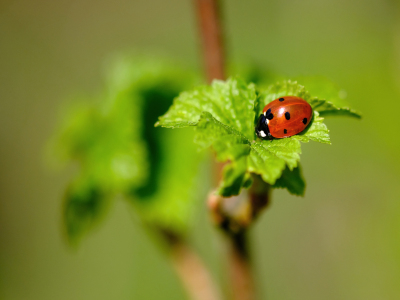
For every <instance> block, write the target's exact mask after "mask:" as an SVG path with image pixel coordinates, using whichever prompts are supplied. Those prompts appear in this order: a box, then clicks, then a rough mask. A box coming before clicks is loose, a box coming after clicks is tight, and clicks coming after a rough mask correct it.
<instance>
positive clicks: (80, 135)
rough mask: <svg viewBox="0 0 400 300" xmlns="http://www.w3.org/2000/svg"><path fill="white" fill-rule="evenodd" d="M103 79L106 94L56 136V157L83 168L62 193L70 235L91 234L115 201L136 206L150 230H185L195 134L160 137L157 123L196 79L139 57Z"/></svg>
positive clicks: (123, 61)
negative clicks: (117, 198) (119, 198)
mask: <svg viewBox="0 0 400 300" xmlns="http://www.w3.org/2000/svg"><path fill="white" fill-rule="evenodd" d="M107 74H108V79H107V83H106V87H105V89H104V90H105V92H104V93H103V94H101V95H100V96H99V97H98V98H97V99H96V100H97V101H96V103H95V104H93V103H92V104H90V103H89V102H88V103H86V104H85V105H80V107H79V108H78V109H76V110H74V111H73V112H72V113H71V114H69V116H68V117H67V119H66V122H65V123H64V126H63V127H62V128H61V130H60V133H59V134H58V149H59V150H60V151H59V153H60V154H61V156H62V157H63V158H64V159H68V160H72V161H76V162H78V163H79V166H80V174H79V175H78V179H76V180H74V183H73V184H72V185H71V186H70V188H69V189H68V192H67V194H66V201H65V209H64V217H65V218H64V221H65V226H66V228H67V233H68V236H69V238H70V239H75V238H77V237H79V236H81V235H82V233H84V232H86V231H87V229H89V228H90V227H92V226H93V224H95V223H96V221H97V220H98V219H99V217H100V215H101V212H103V211H105V209H103V208H105V207H107V206H106V205H104V204H105V203H109V202H110V200H111V199H113V198H114V196H115V195H117V194H122V195H125V197H126V198H128V199H130V200H131V201H133V203H137V205H136V207H137V208H138V209H139V213H140V215H141V217H142V218H143V219H145V221H147V222H152V223H153V224H152V225H153V226H154V225H155V224H157V226H164V227H166V229H168V230H175V231H184V230H185V229H186V228H187V227H188V225H189V221H190V220H191V215H190V211H191V210H192V206H193V203H195V201H194V200H193V199H194V197H196V196H197V197H198V195H196V193H191V192H192V191H193V190H194V189H193V182H194V178H195V175H196V173H197V169H198V168H197V165H198V163H199V159H200V156H199V153H198V152H197V151H196V149H195V148H194V146H193V145H194V144H193V142H192V134H190V135H188V133H187V132H186V133H184V132H165V130H163V129H161V128H155V127H154V123H155V122H156V120H157V117H158V116H159V115H161V114H163V113H165V112H166V111H167V109H168V107H169V106H170V105H171V104H172V100H173V98H174V97H175V96H177V95H178V94H179V92H181V91H182V90H183V89H186V88H189V87H190V85H191V84H193V82H195V81H196V77H195V76H194V75H193V73H191V72H189V71H187V70H186V69H185V68H182V67H179V65H177V64H173V63H170V62H167V61H164V60H160V59H156V58H153V57H150V58H146V57H144V56H139V57H130V56H122V57H119V58H117V59H116V60H114V61H112V62H111V63H110V64H109V67H108V68H107ZM193 194H194V195H193Z"/></svg>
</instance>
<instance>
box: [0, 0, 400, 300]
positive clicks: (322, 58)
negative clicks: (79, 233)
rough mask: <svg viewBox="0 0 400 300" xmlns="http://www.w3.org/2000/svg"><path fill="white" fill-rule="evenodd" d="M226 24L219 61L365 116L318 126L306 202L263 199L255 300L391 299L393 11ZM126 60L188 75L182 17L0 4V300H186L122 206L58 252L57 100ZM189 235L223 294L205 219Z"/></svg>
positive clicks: (269, 6)
mask: <svg viewBox="0 0 400 300" xmlns="http://www.w3.org/2000/svg"><path fill="white" fill-rule="evenodd" d="M223 14H224V22H225V29H226V42H227V46H228V54H229V58H230V60H231V61H233V62H256V63H257V64H258V65H259V66H260V68H263V69H266V70H271V71H273V72H278V73H280V74H284V75H286V76H287V77H288V78H291V77H295V76H300V75H323V76H326V77H328V78H329V79H331V80H333V81H334V82H336V83H337V84H338V85H339V86H340V87H342V88H344V89H345V90H346V91H347V95H348V97H347V98H348V101H349V102H350V104H351V106H352V107H354V108H356V109H358V110H360V111H362V112H363V114H364V118H363V119H362V120H361V121H357V120H354V119H347V118H336V119H332V120H330V119H327V121H326V123H327V125H328V127H329V128H330V130H331V139H332V145H331V146H326V145H319V144H317V143H309V144H305V145H303V154H302V165H303V171H304V175H305V177H306V179H307V185H308V186H307V190H306V196H305V198H298V197H294V196H290V195H289V194H288V193H287V192H286V191H283V190H278V191H274V193H273V203H272V205H271V206H270V209H269V210H268V211H266V212H265V213H264V214H263V215H262V216H261V218H260V220H259V222H257V224H256V226H255V227H254V230H253V231H252V239H253V243H252V246H253V247H252V250H253V253H254V266H255V269H256V273H257V283H258V286H259V291H258V292H259V293H260V295H261V297H262V299H293V300H294V299H363V300H365V299H399V298H400V234H399V232H400V201H399V200H400V184H399V181H400V173H399V172H400V164H399V163H400V158H399V155H398V153H399V147H400V140H399V138H398V132H399V129H400V121H399V118H398V111H399V110H400V101H399V100H400V5H399V3H398V2H397V1H388V0H386V1H384V0H363V1H362V0H356V1H343V0H341V1H327V0H323V1H322V0H305V1H295V0H283V1H282V0H271V1H261V0H258V1H255V0H250V1H240V0H234V1H225V3H224V7H223ZM129 49H135V50H140V51H157V52H160V53H162V54H164V55H169V56H171V57H172V58H175V59H179V60H181V61H183V62H184V63H187V64H188V65H192V66H199V65H200V54H201V53H200V48H199V43H198V37H197V27H196V18H195V14H194V9H193V7H192V2H191V1H183V0H170V1H165V0H164V1H163V0H147V1H145V0H141V1H124V0H115V1H106V0H97V1H94V0H90V1H89V0H85V1H71V0H69V1H66V0H59V1H50V0H37V1H32V0H30V1H29V0H20V1H12V0H3V1H1V2H0V114H1V115H0V139H1V147H0V163H1V168H0V172H1V173H0V298H1V299H7V300H8V299H185V294H184V292H183V289H182V288H181V286H180V283H179V281H178V280H177V277H176V275H175V273H174V272H173V270H172V269H171V267H170V265H169V263H168V261H167V260H166V259H165V256H164V255H163V253H162V252H160V251H158V249H157V248H156V246H155V244H154V243H153V241H152V239H151V238H149V236H148V235H147V233H146V232H145V231H144V230H143V228H142V227H141V226H140V222H138V221H137V219H136V218H135V217H134V216H133V215H132V213H131V212H130V210H129V207H128V205H127V204H126V203H125V202H123V201H117V202H116V203H115V205H114V206H113V207H112V210H111V213H110V216H109V217H108V218H107V219H106V220H105V222H104V223H103V224H102V226H100V227H99V228H98V230H96V231H95V232H93V233H92V234H90V235H89V237H88V238H86V239H85V240H84V241H83V243H82V244H81V245H80V247H79V248H78V249H75V250H74V249H71V248H69V247H68V246H67V243H66V241H65V239H64V236H63V234H62V229H61V228H62V226H61V197H62V195H63V192H64V190H65V187H66V185H67V183H68V182H69V180H70V174H69V172H68V171H65V172H59V173H57V172H54V171H52V170H50V169H49V168H48V167H47V166H46V164H45V161H46V159H45V154H44V153H45V147H46V143H47V141H48V139H49V137H50V136H51V135H52V134H53V132H54V130H55V127H56V125H57V123H58V120H59V115H60V114H59V113H60V107H63V105H65V104H66V102H68V101H67V100H65V99H69V97H71V96H73V95H75V94H77V93H78V94H79V93H82V92H83V93H89V94H90V93H96V92H97V91H98V90H99V89H101V87H102V83H103V73H104V72H103V65H104V61H106V60H107V59H108V57H109V56H110V55H112V54H113V53H115V52H117V51H121V50H129ZM197 219H198V220H197V222H196V225H195V227H194V228H193V229H192V231H193V236H194V240H195V246H196V247H197V249H198V250H199V252H200V254H201V255H202V256H203V257H204V259H205V261H206V263H207V264H208V265H210V267H211V268H212V269H213V271H214V273H215V275H216V277H217V278H219V279H220V280H221V281H222V282H225V288H226V289H229V286H228V285H226V281H225V279H224V277H223V275H222V274H223V269H224V267H225V266H224V263H221V262H220V259H219V257H218V255H221V254H222V253H223V247H222V245H221V244H220V242H218V233H217V232H216V231H215V230H214V229H213V228H212V226H211V225H210V222H209V220H208V217H207V215H206V212H205V208H202V209H201V210H200V209H199V213H198V215H197Z"/></svg>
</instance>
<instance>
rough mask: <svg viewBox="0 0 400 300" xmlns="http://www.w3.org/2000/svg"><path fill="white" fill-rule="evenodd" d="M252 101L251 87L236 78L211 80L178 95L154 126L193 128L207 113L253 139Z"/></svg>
mask: <svg viewBox="0 0 400 300" xmlns="http://www.w3.org/2000/svg"><path fill="white" fill-rule="evenodd" d="M255 98H256V91H255V86H254V84H249V85H247V84H246V83H245V82H244V81H242V80H240V79H228V80H227V81H226V82H224V81H220V80H215V81H214V82H213V83H212V85H211V86H207V85H206V86H200V87H197V88H196V89H194V90H192V91H191V92H184V93H181V94H180V95H179V97H177V98H176V99H175V100H174V104H173V106H172V107H171V109H170V110H168V112H167V113H166V114H165V115H164V116H162V117H160V118H159V121H158V122H157V123H156V126H162V127H168V128H180V127H186V126H192V125H197V123H198V122H199V119H200V116H201V115H202V114H203V112H208V113H210V114H211V115H212V116H213V117H214V118H216V119H217V120H218V121H220V122H221V123H223V124H224V125H226V126H228V128H231V129H233V130H236V131H238V132H240V133H241V134H242V135H243V136H244V137H246V138H247V139H253V137H254V124H253V121H252V120H253V119H254V112H253V107H254V100H255Z"/></svg>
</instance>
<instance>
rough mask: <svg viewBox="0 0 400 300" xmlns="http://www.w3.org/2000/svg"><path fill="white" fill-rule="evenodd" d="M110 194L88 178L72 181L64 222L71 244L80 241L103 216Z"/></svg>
mask: <svg viewBox="0 0 400 300" xmlns="http://www.w3.org/2000/svg"><path fill="white" fill-rule="evenodd" d="M109 200H110V198H109V195H108V193H106V192H105V191H104V190H103V189H102V188H100V187H99V186H96V185H94V184H93V183H92V182H91V181H90V180H89V179H88V178H79V179H78V180H76V181H75V182H74V183H72V184H71V185H70V186H69V187H68V189H67V191H66V193H65V198H64V211H63V212H64V224H65V229H66V233H67V237H68V240H69V241H70V243H71V244H74V243H76V242H78V241H79V239H80V238H81V237H82V235H83V234H84V233H86V232H87V231H88V230H90V229H91V228H92V227H93V226H94V225H96V223H98V221H99V220H100V219H101V217H102V216H103V214H104V212H105V210H106V208H107V206H108V204H109Z"/></svg>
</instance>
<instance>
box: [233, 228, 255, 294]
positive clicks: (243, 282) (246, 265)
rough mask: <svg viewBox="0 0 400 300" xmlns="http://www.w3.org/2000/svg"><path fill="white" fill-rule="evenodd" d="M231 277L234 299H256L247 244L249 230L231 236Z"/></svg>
mask: <svg viewBox="0 0 400 300" xmlns="http://www.w3.org/2000/svg"><path fill="white" fill-rule="evenodd" d="M230 237H231V238H230V244H231V247H230V251H231V253H230V256H229V264H230V269H231V270H230V275H231V284H232V299H235V300H236V299H237V300H253V299H255V292H254V290H255V289H254V279H253V273H252V270H251V264H250V255H249V249H248V248H247V247H248V243H247V230H243V231H241V232H238V233H235V234H232V235H231V236H230Z"/></svg>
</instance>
